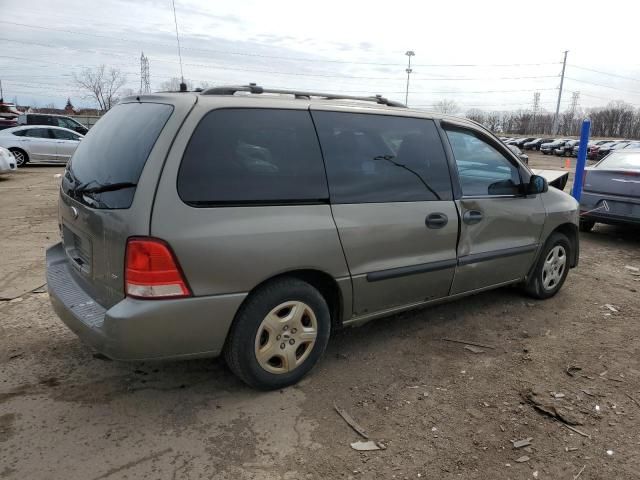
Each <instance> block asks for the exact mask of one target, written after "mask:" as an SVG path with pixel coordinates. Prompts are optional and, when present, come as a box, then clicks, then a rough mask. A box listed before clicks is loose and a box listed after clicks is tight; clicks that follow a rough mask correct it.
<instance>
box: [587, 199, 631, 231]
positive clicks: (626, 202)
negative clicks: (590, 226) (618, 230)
mask: <svg viewBox="0 0 640 480" xmlns="http://www.w3.org/2000/svg"><path fill="white" fill-rule="evenodd" d="M604 201H606V202H608V203H609V204H610V210H609V211H608V212H607V211H606V210H605V209H604V208H602V207H603V202H604ZM616 205H622V206H623V208H622V209H616V208H615V207H616ZM627 208H628V210H627ZM632 210H635V211H638V210H640V199H636V198H629V197H622V196H615V195H606V194H599V193H591V192H582V196H581V198H580V211H581V213H580V218H581V219H583V220H591V221H594V222H599V223H608V224H612V225H617V224H626V223H629V224H640V215H636V214H635V212H633V213H632ZM587 212H588V213H587Z"/></svg>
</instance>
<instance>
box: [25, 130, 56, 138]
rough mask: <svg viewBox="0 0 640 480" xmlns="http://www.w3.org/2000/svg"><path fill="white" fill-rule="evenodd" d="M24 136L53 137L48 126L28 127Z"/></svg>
mask: <svg viewBox="0 0 640 480" xmlns="http://www.w3.org/2000/svg"><path fill="white" fill-rule="evenodd" d="M24 136H25V137H33V138H53V135H50V131H49V129H48V128H30V129H29V130H27V131H26V133H25V134H24Z"/></svg>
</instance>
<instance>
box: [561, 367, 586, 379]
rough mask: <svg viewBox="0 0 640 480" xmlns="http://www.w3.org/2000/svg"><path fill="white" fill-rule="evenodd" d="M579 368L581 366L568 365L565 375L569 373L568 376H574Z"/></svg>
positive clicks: (580, 368)
mask: <svg viewBox="0 0 640 480" xmlns="http://www.w3.org/2000/svg"><path fill="white" fill-rule="evenodd" d="M581 370H582V367H578V366H577V365H569V366H568V367H567V369H566V370H565V371H566V372H567V375H569V376H570V377H575V376H576V374H577V373H578V372H579V371H581Z"/></svg>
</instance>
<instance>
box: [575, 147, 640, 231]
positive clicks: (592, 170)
mask: <svg viewBox="0 0 640 480" xmlns="http://www.w3.org/2000/svg"><path fill="white" fill-rule="evenodd" d="M596 222H598V223H609V224H619V223H630V224H640V150H633V149H626V148H625V149H619V150H615V151H613V152H612V153H611V154H609V155H607V156H606V157H605V158H603V159H602V160H600V161H599V162H598V163H596V164H595V165H594V166H593V167H587V168H586V169H585V177H584V186H583V191H582V197H581V198H580V230H582V231H583V232H588V231H590V230H591V229H592V228H593V227H594V225H595V224H596Z"/></svg>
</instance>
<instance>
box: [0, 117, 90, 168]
mask: <svg viewBox="0 0 640 480" xmlns="http://www.w3.org/2000/svg"><path fill="white" fill-rule="evenodd" d="M82 138H83V136H82V135H80V134H79V133H77V132H74V131H72V130H69V129H67V128H61V127H50V126H44V125H29V126H26V125H25V126H21V127H13V128H6V129H4V130H0V147H4V148H6V149H8V150H9V151H11V153H13V156H14V157H15V158H16V163H17V165H18V167H22V166H24V165H25V164H26V163H27V162H54V163H66V162H67V161H68V160H69V159H70V158H71V155H73V152H75V151H76V148H77V147H78V144H79V143H80V140H82Z"/></svg>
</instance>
